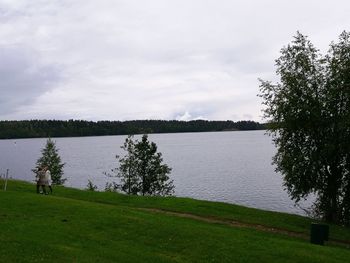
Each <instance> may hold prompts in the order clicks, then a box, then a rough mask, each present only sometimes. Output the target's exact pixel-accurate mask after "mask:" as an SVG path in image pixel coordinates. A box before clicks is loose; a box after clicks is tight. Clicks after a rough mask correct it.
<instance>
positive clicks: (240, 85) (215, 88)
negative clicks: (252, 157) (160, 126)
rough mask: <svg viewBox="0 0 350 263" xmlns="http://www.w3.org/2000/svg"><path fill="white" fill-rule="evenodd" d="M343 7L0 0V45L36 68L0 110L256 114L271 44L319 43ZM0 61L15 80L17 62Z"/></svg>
mask: <svg viewBox="0 0 350 263" xmlns="http://www.w3.org/2000/svg"><path fill="white" fill-rule="evenodd" d="M340 6H341V8H339V7H340ZM349 13H350V4H349V3H348V1H345V0H342V1H341V0H338V1H337V0H335V1H315V0H310V1H302V0H297V1H293V2H290V1H285V0H282V1H281V0H266V1H259V0H248V1H243V0H242V1H229V0H221V1H214V0H187V1H185V0H178V1H170V0H150V1H140V0H139V1H136V0H119V1H107V0H100V1H92V0H90V1H88V0H86V1H82V0H77V1H70V0H60V1H58V0H57V1H47V0H46V1H44V0H40V1H38V0H37V1H25V0H16V1H8V0H7V1H4V0H0V22H1V23H0V47H1V46H7V47H12V49H13V47H20V49H21V50H19V52H18V54H21V52H26V50H30V53H32V54H35V55H33V56H32V57H31V59H30V61H31V62H30V63H31V64H32V65H36V68H37V69H38V70H37V71H36V72H35V74H34V73H33V74H34V75H35V76H34V75H32V77H31V78H28V79H27V82H30V83H31V85H27V87H28V88H27V89H26V92H23V93H22V95H21V96H22V99H23V101H25V103H23V101H22V102H21V103H18V96H17V97H16V96H15V95H8V96H7V98H6V108H7V109H9V110H8V111H7V112H5V111H2V112H1V113H0V119H9V118H10V119H23V118H62V119H67V118H78V119H92V120H100V119H113V120H114V119H120V120H125V119H145V118H154V119H159V118H161V119H172V118H177V117H179V116H180V117H181V116H182V117H186V115H188V116H190V117H191V118H198V117H201V118H202V117H203V118H207V119H234V120H238V119H247V118H251V119H254V120H260V116H261V113H260V109H261V105H260V100H259V98H257V96H256V94H257V93H258V81H257V78H259V77H261V78H265V79H273V78H274V59H275V58H276V57H277V56H278V52H279V50H280V48H281V47H282V46H283V45H285V44H287V43H288V42H290V41H291V39H292V36H293V35H294V34H295V32H296V31H297V30H300V31H301V32H303V33H305V34H307V35H309V36H310V39H311V40H312V41H313V42H314V43H315V45H316V46H318V47H320V48H321V49H322V50H325V49H326V48H327V45H328V44H329V43H330V41H332V40H336V38H337V36H338V35H339V34H340V33H341V31H342V30H344V29H348V28H346V26H347V25H349V24H350V16H349V15H348V14H349ZM23 50H24V51H23ZM0 52H3V53H6V54H7V53H8V52H9V51H6V50H5V49H2V50H0ZM8 56H9V55H8V54H7V57H8ZM13 59H14V60H15V59H18V58H15V56H13ZM6 63H10V64H11V63H12V64H14V65H16V68H15V69H14V70H13V72H17V73H16V74H17V75H16V74H9V75H8V76H7V77H8V78H10V79H11V78H12V79H11V83H12V84H11V87H21V83H20V81H19V80H18V78H17V77H16V76H18V74H20V73H18V72H21V74H22V75H23V72H24V71H25V70H26V69H25V68H24V67H23V66H21V64H22V63H14V62H9V61H8V60H7V62H6ZM57 68H59V70H54V69H57ZM49 72H51V73H49ZM52 72H54V73H52ZM58 76H59V77H58ZM48 78H49V79H52V80H54V83H50V85H47V84H46V82H47V81H48ZM33 83H34V84H33ZM38 87H40V88H38ZM3 89H4V88H3ZM7 89H10V88H7ZM6 94H11V93H10V92H9V91H7V93H6ZM4 105H5V103H4V99H3V100H2V102H1V105H0V107H1V108H4ZM180 117H179V118H180Z"/></svg>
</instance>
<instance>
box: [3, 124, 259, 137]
mask: <svg viewBox="0 0 350 263" xmlns="http://www.w3.org/2000/svg"><path fill="white" fill-rule="evenodd" d="M262 129H265V125H264V124H260V123H258V122H254V121H238V122H233V121H206V120H195V121H176V120H170V121H165V120H134V121H97V122H93V121H83V120H68V121H60V120H26V121H0V139H15V138H36V137H75V136H100V135H126V134H142V133H175V132H209V131H234V130H262Z"/></svg>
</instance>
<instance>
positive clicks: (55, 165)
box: [33, 138, 67, 185]
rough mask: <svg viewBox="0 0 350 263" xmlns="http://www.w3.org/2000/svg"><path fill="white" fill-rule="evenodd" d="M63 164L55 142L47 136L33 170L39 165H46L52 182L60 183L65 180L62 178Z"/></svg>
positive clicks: (35, 170) (36, 169)
mask: <svg viewBox="0 0 350 263" xmlns="http://www.w3.org/2000/svg"><path fill="white" fill-rule="evenodd" d="M64 165H65V163H62V161H61V157H60V156H59V154H58V149H57V148H56V144H55V142H54V141H53V140H51V138H49V139H47V141H46V145H45V147H44V148H43V149H42V150H41V157H40V158H39V159H38V160H37V162H36V167H35V169H33V172H37V171H38V169H39V168H40V167H44V166H47V167H48V168H49V170H50V172H51V179H52V183H53V184H55V185H62V184H64V182H65V181H66V180H67V179H66V178H62V175H63V167H64Z"/></svg>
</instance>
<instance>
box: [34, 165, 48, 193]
mask: <svg viewBox="0 0 350 263" xmlns="http://www.w3.org/2000/svg"><path fill="white" fill-rule="evenodd" d="M35 181H36V192H37V193H38V194H39V193H40V194H43V193H44V194H46V187H45V185H46V182H45V171H44V169H43V167H39V168H38V170H37V172H36V176H35ZM40 187H41V191H40Z"/></svg>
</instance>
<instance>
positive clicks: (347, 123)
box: [260, 31, 350, 224]
mask: <svg viewBox="0 0 350 263" xmlns="http://www.w3.org/2000/svg"><path fill="white" fill-rule="evenodd" d="M276 66H277V71H276V72H277V75H278V76H279V81H278V82H277V83H272V82H270V81H262V80H261V85H260V87H261V94H260V95H261V97H262V98H263V101H264V102H263V103H264V104H265V109H264V115H265V117H266V118H267V120H268V121H269V123H270V125H269V131H270V134H271V135H272V136H273V139H274V142H275V144H276V146H277V153H276V155H275V156H274V163H275V164H276V166H277V171H279V172H281V173H282V175H283V178H284V186H285V187H286V189H287V190H288V193H289V194H290V196H291V197H292V199H294V200H295V201H296V202H299V201H300V200H301V199H303V198H307V197H308V196H309V195H310V194H314V195H315V196H316V201H315V203H314V206H313V209H314V212H315V213H316V214H317V215H318V216H321V217H323V218H324V219H325V220H327V221H330V222H340V223H345V224H349V223H350V33H349V32H345V31H344V32H343V33H342V34H341V35H340V37H339V41H338V43H331V45H330V49H329V51H328V53H327V54H326V55H321V54H320V53H319V51H318V50H317V49H316V48H315V47H314V46H313V45H312V43H311V42H310V41H309V40H308V38H307V37H306V36H304V35H302V34H300V33H299V32H298V33H297V35H296V36H295V38H294V40H293V41H292V43H291V44H289V45H288V46H287V47H284V48H282V50H281V56H280V57H279V58H278V59H277V60H276Z"/></svg>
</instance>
